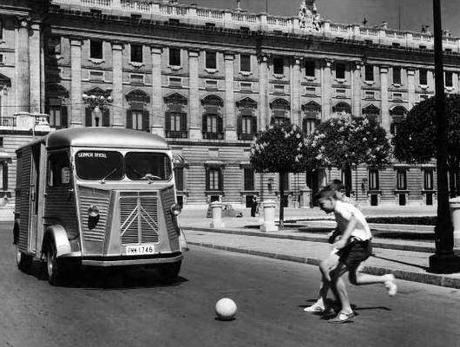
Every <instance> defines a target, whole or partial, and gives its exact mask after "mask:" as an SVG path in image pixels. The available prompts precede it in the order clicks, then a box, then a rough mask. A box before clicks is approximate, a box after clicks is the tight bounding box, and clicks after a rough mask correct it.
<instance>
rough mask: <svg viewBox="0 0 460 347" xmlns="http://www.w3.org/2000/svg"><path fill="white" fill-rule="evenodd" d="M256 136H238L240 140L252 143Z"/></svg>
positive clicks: (243, 134) (242, 134)
mask: <svg viewBox="0 0 460 347" xmlns="http://www.w3.org/2000/svg"><path fill="white" fill-rule="evenodd" d="M254 136H255V135H254V134H247V133H240V134H238V140H245V141H252V140H254Z"/></svg>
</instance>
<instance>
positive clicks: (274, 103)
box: [270, 99, 291, 111]
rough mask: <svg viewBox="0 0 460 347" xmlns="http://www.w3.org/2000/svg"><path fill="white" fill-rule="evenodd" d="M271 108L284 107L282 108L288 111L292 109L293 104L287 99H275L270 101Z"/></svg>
mask: <svg viewBox="0 0 460 347" xmlns="http://www.w3.org/2000/svg"><path fill="white" fill-rule="evenodd" d="M270 108H271V109H275V108H276V109H282V110H286V111H288V110H290V109H291V105H290V104H289V102H288V101H287V100H285V99H275V100H273V101H272V102H271V103H270Z"/></svg>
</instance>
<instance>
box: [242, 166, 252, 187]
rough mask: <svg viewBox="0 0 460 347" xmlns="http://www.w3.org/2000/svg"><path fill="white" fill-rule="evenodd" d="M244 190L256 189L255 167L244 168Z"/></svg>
mask: <svg viewBox="0 0 460 347" xmlns="http://www.w3.org/2000/svg"><path fill="white" fill-rule="evenodd" d="M244 190H254V169H250V168H245V169H244Z"/></svg>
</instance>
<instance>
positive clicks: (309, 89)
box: [305, 87, 316, 96]
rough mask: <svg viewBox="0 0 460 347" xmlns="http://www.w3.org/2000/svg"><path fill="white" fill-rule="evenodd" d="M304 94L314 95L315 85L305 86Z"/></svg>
mask: <svg viewBox="0 0 460 347" xmlns="http://www.w3.org/2000/svg"><path fill="white" fill-rule="evenodd" d="M305 94H307V95H312V96H316V88H315V87H305Z"/></svg>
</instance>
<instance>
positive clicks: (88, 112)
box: [85, 107, 93, 127]
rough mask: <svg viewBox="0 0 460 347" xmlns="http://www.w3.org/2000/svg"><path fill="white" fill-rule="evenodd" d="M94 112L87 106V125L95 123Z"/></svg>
mask: <svg viewBox="0 0 460 347" xmlns="http://www.w3.org/2000/svg"><path fill="white" fill-rule="evenodd" d="M92 113H93V111H92V110H91V109H90V108H89V107H87V108H85V125H86V126H87V127H90V126H92V125H93V117H92Z"/></svg>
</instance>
